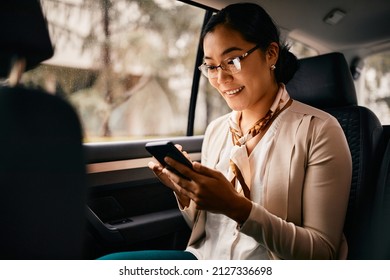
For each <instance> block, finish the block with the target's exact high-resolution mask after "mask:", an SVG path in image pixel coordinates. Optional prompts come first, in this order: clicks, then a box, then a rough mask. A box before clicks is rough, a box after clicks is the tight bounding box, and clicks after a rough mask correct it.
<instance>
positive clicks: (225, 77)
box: [217, 68, 233, 84]
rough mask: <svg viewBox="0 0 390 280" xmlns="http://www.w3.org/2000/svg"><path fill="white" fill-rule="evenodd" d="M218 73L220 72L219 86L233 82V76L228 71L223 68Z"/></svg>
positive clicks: (218, 77)
mask: <svg viewBox="0 0 390 280" xmlns="http://www.w3.org/2000/svg"><path fill="white" fill-rule="evenodd" d="M217 71H218V76H217V82H218V84H224V83H226V82H229V81H231V80H233V75H232V74H231V73H229V71H226V70H224V69H222V68H218V69H217Z"/></svg>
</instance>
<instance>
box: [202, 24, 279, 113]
mask: <svg viewBox="0 0 390 280" xmlns="http://www.w3.org/2000/svg"><path fill="white" fill-rule="evenodd" d="M254 46H255V44H254V43H251V42H248V41H246V40H244V38H243V37H242V35H241V34H240V33H239V32H237V31H235V30H232V29H230V28H228V27H226V26H225V25H218V26H216V28H215V29H214V30H213V31H212V32H209V33H208V34H207V35H206V36H205V38H204V42H203V48H204V60H205V63H206V64H207V65H212V66H218V65H220V63H221V62H222V61H223V60H226V59H233V58H235V57H238V56H241V55H243V54H244V53H246V52H247V51H248V50H250V49H252V48H253V47H254ZM275 48H276V49H277V45H276V44H271V47H270V49H271V51H267V52H266V53H264V52H263V51H261V50H260V49H256V50H255V51H254V52H253V53H251V54H249V55H248V56H247V57H245V58H244V59H243V60H242V61H241V71H240V72H238V73H236V74H230V73H227V72H226V71H223V70H221V69H220V68H219V69H218V76H217V77H216V78H213V79H209V81H210V83H211V85H212V86H213V87H215V88H216V89H217V90H218V91H219V93H220V94H221V95H222V97H223V98H224V99H225V101H226V102H227V104H228V106H229V107H230V108H231V109H232V110H235V111H245V110H250V111H252V110H253V111H257V112H263V111H268V109H269V107H270V106H271V105H272V102H273V100H274V97H275V94H276V93H277V89H278V85H277V83H276V81H275V77H274V74H273V71H271V65H272V64H276V61H277V53H278V49H277V50H276V51H274V50H273V49H275Z"/></svg>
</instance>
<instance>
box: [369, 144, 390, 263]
mask: <svg viewBox="0 0 390 280" xmlns="http://www.w3.org/2000/svg"><path fill="white" fill-rule="evenodd" d="M372 221H373V226H372V242H371V243H370V244H372V246H373V250H372V256H371V258H372V259H382V260H389V259H390V141H388V143H387V147H386V150H385V152H384V155H383V159H382V164H381V167H380V169H379V177H378V185H377V189H376V194H375V200H374V212H373V218H372Z"/></svg>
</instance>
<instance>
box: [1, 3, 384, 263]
mask: <svg viewBox="0 0 390 280" xmlns="http://www.w3.org/2000/svg"><path fill="white" fill-rule="evenodd" d="M113 1H115V0H113ZM150 1H152V0H150ZM171 2H172V1H171ZM173 2H180V5H191V6H194V7H197V8H199V9H201V10H202V11H204V22H207V20H208V19H209V18H210V17H211V16H212V14H213V12H215V11H217V10H219V9H221V8H223V7H224V6H226V5H228V4H231V3H236V2H247V1H245V0H244V1H237V0H236V1H234V0H226V1H223V0H196V1H189V0H183V1H173ZM251 2H255V3H258V4H260V5H262V6H263V7H264V8H265V9H266V10H267V11H268V12H269V14H270V15H271V16H272V17H273V18H274V19H275V21H276V23H277V24H278V25H279V26H280V29H281V33H282V35H283V36H285V37H289V38H292V39H294V40H299V41H301V42H303V43H304V44H307V45H309V46H311V47H313V48H315V49H316V50H317V54H316V55H313V56H310V57H304V58H300V59H299V61H300V67H299V70H298V72H297V73H296V74H295V76H294V77H293V79H292V80H291V81H290V82H289V83H288V84H287V85H286V86H287V90H288V92H289V94H290V95H291V97H292V98H293V99H295V100H298V101H301V102H303V103H306V104H309V105H311V106H314V107H317V108H319V109H322V110H324V111H326V112H328V113H330V114H331V115H333V116H334V117H335V118H336V119H337V120H338V121H339V123H340V125H341V127H342V129H343V131H344V133H345V135H346V138H347V141H348V145H349V148H350V151H351V156H352V164H353V176H352V183H351V191H350V197H349V204H348V210H347V215H346V220H345V226H344V232H345V235H346V238H347V241H348V248H349V251H348V259H353V260H366V259H389V258H390V181H389V174H390V142H389V139H390V126H389V124H384V123H382V122H381V121H380V120H379V118H378V116H377V114H376V113H374V112H373V111H372V110H371V109H369V108H368V107H366V106H364V105H361V104H360V103H359V96H358V93H357V90H356V88H357V87H356V80H357V79H358V78H359V76H360V73H361V71H362V67H363V66H362V63H363V60H364V58H365V57H367V56H369V55H371V54H375V53H379V52H383V51H389V50H390V29H389V28H388V26H390V17H389V13H390V3H389V2H388V1H385V0H382V1H381V0H373V1H366V0H358V1H342V0H331V1H321V2H319V1H311V2H308V1H302V0H299V1H265V0H253V1H251ZM0 23H1V26H8V27H9V28H6V29H3V30H2V36H0V77H1V79H0V82H1V83H0V128H1V129H2V136H1V137H0V150H1V152H0V186H1V187H2V189H3V195H2V197H1V203H0V205H1V206H0V210H1V211H0V212H1V214H0V217H1V221H3V225H6V226H4V228H3V229H2V230H1V234H0V237H1V241H0V244H1V245H0V248H1V249H0V258H1V259H76V260H78V259H87V260H93V259H96V258H98V257H100V256H102V255H105V254H108V253H112V252H119V251H133V250H145V249H159V250H169V249H177V250H181V249H185V247H186V245H187V242H188V238H189V235H190V232H191V230H190V228H189V227H188V226H187V224H186V222H185V221H184V219H183V218H182V215H181V213H180V211H179V209H178V208H177V202H176V199H175V196H174V195H173V193H172V192H171V191H170V190H169V189H168V188H166V187H164V186H163V185H162V184H161V183H160V181H159V180H158V179H157V178H156V177H155V176H154V174H153V173H152V171H150V170H149V168H148V167H147V163H148V162H149V161H150V160H151V155H150V154H149V153H148V152H147V151H146V149H145V144H146V143H148V142H150V141H151V140H150V139H146V138H145V139H136V140H125V141H112V142H108V141H107V142H104V141H103V142H88V143H86V142H84V141H83V124H82V122H81V120H80V115H79V114H77V112H76V110H75V109H74V108H73V107H72V106H71V105H70V104H69V103H68V102H67V101H66V100H64V99H63V98H61V97H59V96H55V95H52V94H50V93H47V92H46V91H45V90H44V89H36V88H29V87H27V86H24V85H21V84H20V79H21V76H22V75H23V72H25V71H28V70H30V69H34V68H35V67H37V65H39V64H41V63H45V61H46V60H47V59H49V58H50V57H51V56H52V55H53V53H55V52H56V48H54V47H53V44H52V40H53V39H52V38H51V34H49V29H48V27H47V20H46V17H45V14H44V13H43V12H42V7H41V4H40V1H26V0H6V1H2V3H0ZM197 36H199V35H197ZM202 58H203V53H202V49H201V48H200V46H197V55H196V57H195V61H192V65H194V66H193V76H192V77H193V78H192V81H190V82H189V83H190V88H191V92H190V93H189V94H190V102H189V108H188V120H187V129H186V132H185V133H184V134H183V135H171V136H163V137H160V138H159V139H158V140H169V141H172V142H174V143H177V144H180V145H182V146H183V150H185V151H187V152H188V153H189V155H190V156H191V158H192V159H193V160H197V161H199V160H200V154H201V148H202V140H203V135H202V134H200V135H198V134H196V133H195V132H194V130H195V129H194V126H195V125H194V122H195V115H196V112H197V111H196V104H197V98H198V97H199V96H198V92H199V85H200V83H201V74H200V72H199V71H198V69H197V67H196V66H198V65H200V64H201V63H202ZM389 94H390V92H389ZM154 140H155V139H154ZM335 176H337V174H335ZM329 207H332V205H329Z"/></svg>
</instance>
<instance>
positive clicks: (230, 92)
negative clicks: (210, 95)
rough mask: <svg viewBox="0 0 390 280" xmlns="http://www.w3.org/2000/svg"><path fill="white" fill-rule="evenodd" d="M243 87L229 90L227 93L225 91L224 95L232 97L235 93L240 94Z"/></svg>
mask: <svg viewBox="0 0 390 280" xmlns="http://www.w3.org/2000/svg"><path fill="white" fill-rule="evenodd" d="M243 88H244V87H240V88H238V89H234V90H229V91H225V93H226V94H227V95H233V94H236V93H237V92H240V91H241V90H242V89H243Z"/></svg>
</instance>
